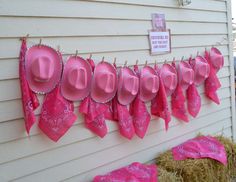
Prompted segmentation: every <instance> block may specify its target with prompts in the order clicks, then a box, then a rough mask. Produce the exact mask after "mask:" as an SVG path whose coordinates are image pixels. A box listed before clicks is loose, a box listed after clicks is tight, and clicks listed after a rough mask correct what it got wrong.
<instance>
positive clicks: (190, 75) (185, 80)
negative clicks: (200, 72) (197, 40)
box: [178, 61, 194, 90]
mask: <svg viewBox="0 0 236 182" xmlns="http://www.w3.org/2000/svg"><path fill="white" fill-rule="evenodd" d="M178 77H179V84H180V86H181V88H182V89H184V90H186V89H187V88H188V87H189V86H190V85H192V83H193V82H194V71H193V69H192V67H191V65H190V64H189V63H188V62H186V61H180V63H179V67H178Z"/></svg>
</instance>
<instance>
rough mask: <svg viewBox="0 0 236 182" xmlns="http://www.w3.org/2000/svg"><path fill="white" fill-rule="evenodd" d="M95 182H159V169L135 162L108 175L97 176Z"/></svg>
mask: <svg viewBox="0 0 236 182" xmlns="http://www.w3.org/2000/svg"><path fill="white" fill-rule="evenodd" d="M93 182H158V180H157V167H156V165H144V164H141V163H138V162H134V163H132V164H130V165H129V166H126V167H123V168H120V169H117V170H114V171H112V172H110V173H108V174H106V175H99V176H96V177H95V178H94V179H93Z"/></svg>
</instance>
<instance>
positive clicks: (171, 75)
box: [160, 64, 178, 96]
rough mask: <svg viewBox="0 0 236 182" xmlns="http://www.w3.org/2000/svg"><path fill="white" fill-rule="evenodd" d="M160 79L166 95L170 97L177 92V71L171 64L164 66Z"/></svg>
mask: <svg viewBox="0 0 236 182" xmlns="http://www.w3.org/2000/svg"><path fill="white" fill-rule="evenodd" d="M160 77H161V79H162V81H163V83H164V87H165V90H166V95H167V96H170V95H171V94H172V93H173V92H174V91H175V89H176V87H177V83H178V80H177V72H176V69H175V68H174V67H173V66H172V65H170V64H163V66H162V68H161V70H160Z"/></svg>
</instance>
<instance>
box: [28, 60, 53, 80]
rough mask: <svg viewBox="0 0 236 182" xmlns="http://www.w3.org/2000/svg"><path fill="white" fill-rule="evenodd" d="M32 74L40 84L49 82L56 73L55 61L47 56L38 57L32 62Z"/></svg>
mask: <svg viewBox="0 0 236 182" xmlns="http://www.w3.org/2000/svg"><path fill="white" fill-rule="evenodd" d="M31 72H32V74H33V76H34V79H35V80H36V81H38V82H47V81H48V80H50V79H51V78H52V76H53V73H54V64H53V61H52V60H51V59H50V58H49V57H47V56H41V57H37V58H35V59H34V60H33V61H32V64H31Z"/></svg>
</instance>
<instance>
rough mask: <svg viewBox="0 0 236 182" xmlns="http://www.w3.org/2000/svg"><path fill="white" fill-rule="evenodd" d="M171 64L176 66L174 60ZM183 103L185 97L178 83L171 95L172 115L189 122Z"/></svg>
mask: <svg viewBox="0 0 236 182" xmlns="http://www.w3.org/2000/svg"><path fill="white" fill-rule="evenodd" d="M172 66H173V67H174V68H176V64H175V62H173V63H172ZM184 103H185V97H184V93H183V89H182V87H181V86H180V84H179V83H178V85H177V88H176V89H175V91H174V93H173V94H172V95H171V110H172V115H173V116H175V117H176V118H178V119H180V120H182V121H185V122H189V119H188V116H187V112H186V108H185V104H184Z"/></svg>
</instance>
